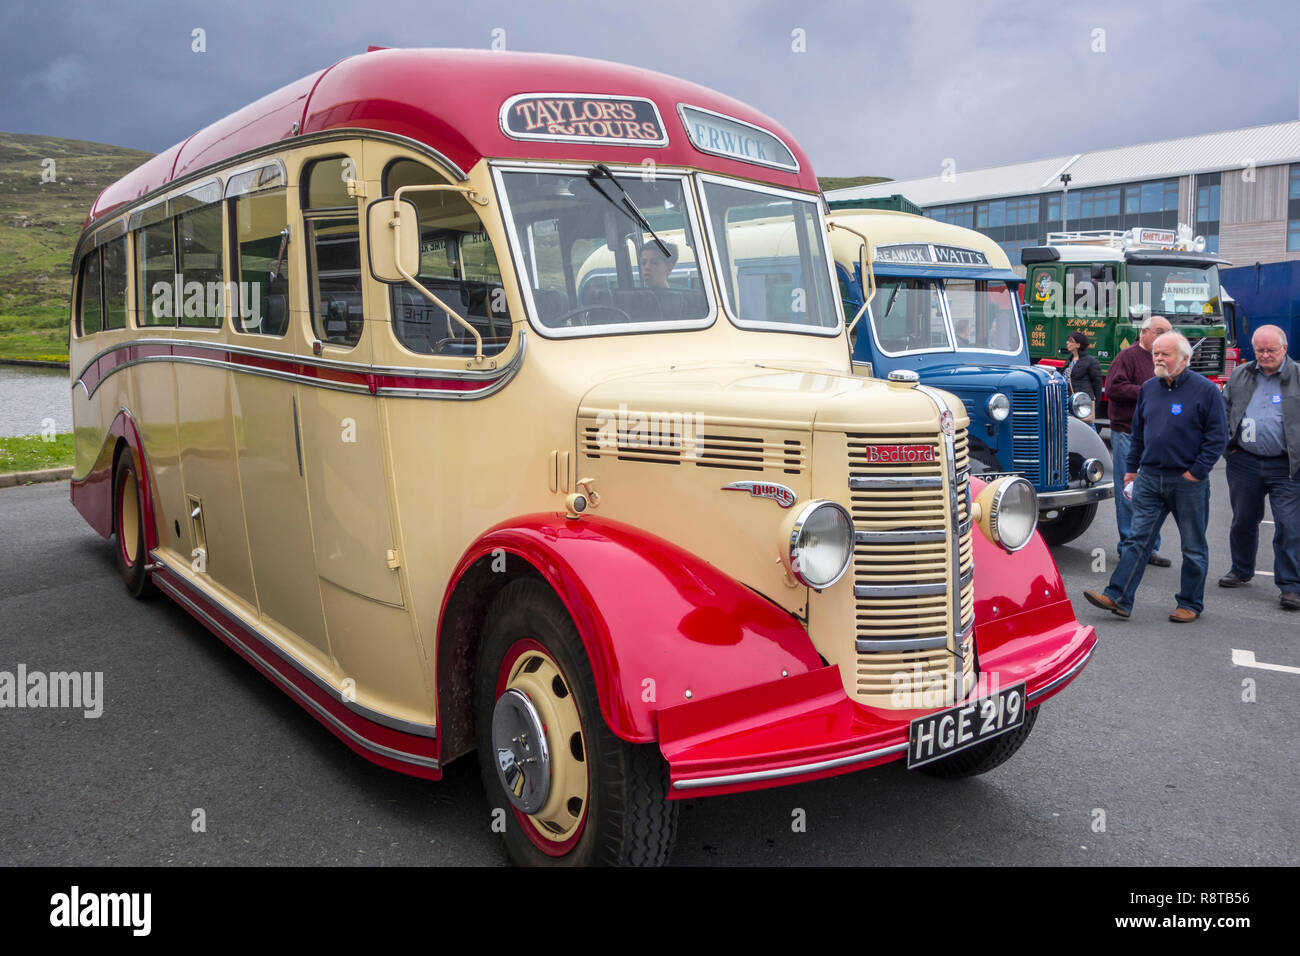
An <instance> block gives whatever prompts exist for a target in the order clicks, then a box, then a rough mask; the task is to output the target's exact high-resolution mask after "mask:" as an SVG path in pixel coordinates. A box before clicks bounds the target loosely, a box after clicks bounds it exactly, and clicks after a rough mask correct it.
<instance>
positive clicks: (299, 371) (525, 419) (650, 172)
mask: <svg viewBox="0 0 1300 956" xmlns="http://www.w3.org/2000/svg"><path fill="white" fill-rule="evenodd" d="M756 222H761V223H763V224H764V228H763V229H761V230H756V229H754V226H753V224H754V223H756ZM773 223H776V224H777V225H778V226H779V228H772V224H773ZM763 236H769V237H771V238H770V239H769V240H765V241H760V240H762V237H763ZM825 236H826V230H825V217H824V208H823V204H822V199H821V196H820V193H819V191H818V187H817V180H816V179H815V177H814V175H813V172H812V169H811V168H810V166H809V163H808V159H807V157H806V156H805V155H804V153H803V152H802V150H801V149H800V148H799V146H798V145H797V144H796V143H795V141H794V140H793V138H792V137H791V136H790V135H789V134H788V133H787V132H786V131H785V130H783V129H782V128H781V127H780V126H779V125H777V124H776V123H775V122H773V121H772V120H771V119H769V118H768V117H766V116H764V115H762V114H761V113H758V112H756V111H755V110H753V109H751V108H749V107H747V106H745V105H744V104H742V103H740V102H737V101H735V100H733V99H730V98H728V97H725V96H721V95H719V94H717V93H715V92H712V91H710V90H707V89H704V88H702V87H699V86H696V85H693V84H690V83H685V82H682V81H679V80H676V79H673V78H671V77H668V76H664V75H660V74H657V73H652V72H647V71H644V70H639V69H631V68H627V67H623V66H619V65H615V64H609V63H601V62H594V61H587V60H580V59H574V58H569V57H556V56H543V55H524V54H508V53H497V52H486V51H485V52H482V53H476V52H468V51H432V50H373V51H370V52H367V53H365V54H362V55H358V56H354V57H350V58H347V59H344V60H342V61H341V62H339V63H337V64H335V65H333V66H331V67H329V68H328V69H325V70H322V71H320V72H318V73H315V74H313V75H311V76H308V77H304V78H303V79H301V80H299V81H298V82H296V83H292V84H290V85H289V86H287V87H285V88H283V89H281V90H279V91H277V92H274V93H271V94H270V95H268V96H267V97H265V98H263V99H261V100H258V101H257V102H255V103H253V104H251V105H249V106H247V107H245V108H244V109H242V110H239V111H238V112H236V113H234V114H232V115H231V116H229V117H227V118H225V119H223V120H220V121H218V122H217V123H215V124H213V125H212V126H209V127H208V128H206V129H204V130H201V131H200V132H198V133H195V134H194V135H193V136H191V137H189V138H188V139H186V140H185V141H184V142H182V143H179V144H177V145H176V146H174V147H172V148H171V149H168V150H167V151H165V152H164V153H162V154H160V155H158V156H157V157H155V158H153V159H152V160H150V161H149V162H147V163H145V164H144V165H143V166H141V167H140V168H139V169H137V170H136V171H134V172H133V173H131V174H129V175H128V176H126V177H125V178H124V179H122V180H120V181H119V182H117V183H115V184H113V185H111V186H109V187H108V188H107V189H105V190H104V192H103V193H102V194H101V195H100V196H99V198H98V199H97V201H96V202H95V204H94V207H93V208H92V210H91V212H90V215H89V218H88V220H87V222H86V226H85V229H84V232H83V234H82V236H81V238H80V241H79V243H78V246H77V249H76V254H75V261H74V273H75V283H74V295H73V308H72V315H71V322H72V328H71V365H72V372H71V380H72V401H73V412H74V417H75V428H76V444H77V452H76V469H75V478H74V480H73V482H72V500H73V502H74V504H75V505H76V507H77V508H78V509H79V510H80V511H81V513H82V514H83V515H84V516H85V517H86V519H87V520H88V521H89V523H90V524H91V525H92V526H93V527H94V528H95V529H96V530H97V531H98V532H99V533H100V534H102V535H103V536H105V537H106V538H111V539H113V541H114V551H115V554H116V560H117V563H118V566H119V568H120V571H121V575H122V577H123V579H124V581H125V584H126V586H127V588H128V589H129V590H130V592H131V593H132V594H135V595H143V594H146V593H148V592H149V591H150V590H153V589H156V590H158V591H161V592H162V593H163V594H165V595H166V596H167V597H169V598H170V599H172V600H174V601H175V602H177V603H178V604H180V605H181V606H182V607H183V608H185V609H186V610H187V611H189V612H190V613H191V614H192V615H193V616H194V617H195V618H197V619H198V620H199V621H200V622H201V623H202V624H203V625H204V626H206V627H207V628H208V629H210V630H211V631H212V632H213V633H215V634H216V635H217V636H218V637H219V638H220V639H221V640H222V641H224V642H225V643H226V644H228V645H229V646H230V647H231V648H233V649H234V650H235V651H236V652H238V653H239V654H240V655H241V656H243V657H245V658H246V659H247V660H248V661H249V662H250V663H251V664H252V665H253V666H254V667H256V668H257V669H258V670H259V671H260V672H261V673H263V674H264V675H265V676H266V677H268V678H269V679H270V680H271V681H272V682H273V683H274V684H276V685H277V686H278V687H280V688H281V689H282V690H284V691H285V692H286V693H288V694H289V695H290V696H291V697H292V698H293V699H294V700H295V701H297V702H298V703H299V704H300V705H301V706H303V707H304V708H305V709H306V710H307V711H308V712H309V713H311V714H312V715H313V716H314V717H316V718H317V720H319V721H320V722H321V724H323V725H324V726H325V728H327V729H328V730H329V731H330V732H332V733H333V734H335V735H336V736H337V737H338V738H339V739H340V740H341V741H342V742H343V743H344V744H346V745H347V746H349V747H350V748H352V749H353V750H354V751H356V752H357V753H359V754H360V755H362V756H363V757H365V758H367V759H369V760H371V761H374V762H375V763H378V764H380V765H383V766H385V767H389V768H392V769H395V770H399V771H402V772H404V773H409V774H414V775H417V776H420V777H425V778H430V779H437V778H438V777H440V776H441V774H442V772H443V768H444V767H445V766H446V765H447V764H448V763H449V762H450V761H452V760H454V759H456V758H457V757H460V756H462V755H466V754H468V753H470V752H473V751H475V750H477V752H478V754H479V762H480V766H481V772H482V775H483V779H484V782H485V785H486V786H487V789H488V793H489V799H490V801H491V803H492V805H493V807H494V808H496V809H499V810H500V811H501V816H502V817H503V818H504V823H505V836H504V838H505V843H506V846H507V848H508V850H509V853H510V855H511V857H512V858H513V859H515V860H517V861H519V862H525V863H587V862H622V863H657V862H663V861H664V860H666V859H667V856H668V853H669V850H670V848H671V845H672V842H673V838H674V834H675V821H676V808H677V807H678V806H679V804H678V803H677V801H678V800H680V799H681V798H683V797H690V796H708V795H712V794H723V793H730V792H736V791H742V790H749V789H755V788H760V787H770V786H776V785H780V784H786V783H794V782H799V781H806V780H811V779H815V778H819V777H825V776H829V775H833V774H839V773H845V772H848V771H852V770H857V769H861V768H864V767H869V766H872V765H875V764H880V763H884V762H887V761H892V760H901V759H907V760H908V762H909V764H910V765H913V766H917V767H919V768H920V769H922V770H925V771H927V772H930V773H933V774H936V775H939V776H953V775H965V774H970V773H978V772H982V771H984V770H987V769H989V768H990V767H992V766H996V765H997V764H999V763H1001V762H1002V761H1003V760H1005V759H1006V758H1007V757H1008V756H1009V755H1010V754H1011V753H1012V752H1014V751H1015V750H1016V749H1017V748H1018V747H1019V746H1020V745H1021V743H1022V742H1023V741H1024V739H1025V737H1026V735H1027V734H1028V732H1029V729H1030V728H1031V727H1032V726H1033V723H1034V721H1035V719H1036V717H1037V715H1038V713H1039V707H1038V705H1040V704H1041V703H1042V702H1043V701H1045V700H1047V699H1048V698H1049V697H1051V696H1052V695H1054V694H1056V693H1058V692H1059V691H1060V690H1061V689H1062V688H1063V687H1064V686H1065V685H1066V684H1068V683H1069V682H1070V681H1071V680H1073V678H1074V677H1075V676H1076V675H1077V674H1078V673H1079V671H1080V670H1081V669H1082V668H1083V666H1084V665H1085V663H1086V661H1087V660H1088V658H1089V656H1090V655H1091V653H1092V650H1093V647H1094V645H1095V642H1096V637H1095V634H1094V632H1093V629H1092V628H1091V627H1086V626H1082V625H1080V624H1079V622H1078V621H1077V620H1076V619H1075V616H1074V613H1073V611H1072V609H1071V606H1070V602H1069V601H1068V599H1067V598H1066V596H1065V594H1064V592H1063V589H1062V584H1061V578H1060V575H1059V574H1058V572H1057V570H1056V567H1055V565H1054V563H1053V561H1052V559H1051V557H1050V555H1049V554H1048V553H1047V550H1046V548H1045V547H1044V545H1043V544H1042V541H1041V539H1040V538H1039V537H1038V536H1037V535H1036V534H1035V533H1034V520H1035V513H1036V509H1035V506H1034V497H1033V491H1032V488H1029V487H1028V486H1027V485H1026V484H1025V482H1024V481H1023V479H1016V478H1011V477H1007V478H1001V479H998V480H997V481H994V482H991V483H989V484H988V485H987V486H984V485H983V484H982V483H981V482H980V481H979V480H978V479H975V478H972V477H971V475H970V470H969V455H968V443H967V442H968V439H967V435H966V429H967V423H968V421H967V416H966V412H965V411H964V409H963V407H962V404H961V402H959V401H957V400H956V399H954V398H953V397H951V396H949V395H947V394H945V393H943V392H941V391H937V390H935V389H932V388H928V387H926V386H923V385H918V384H917V383H916V382H915V381H914V380H912V378H911V377H910V376H908V375H906V374H901V375H897V376H895V380H893V381H887V382H886V381H877V380H871V379H866V378H863V377H861V376H855V375H854V374H852V368H851V366H850V356H849V348H848V340H847V336H846V332H845V327H844V321H843V317H842V315H841V312H840V308H839V305H838V301H837V297H836V295H835V291H834V285H833V273H832V267H831V262H830V258H829V256H828V254H827V248H826V240H825ZM666 237H667V238H666ZM670 244H671V245H670ZM647 248H648V249H650V250H657V251H658V252H660V253H668V252H670V251H671V252H673V253H675V254H674V255H672V256H671V261H672V262H673V263H675V266H676V268H678V269H680V270H682V271H681V272H680V273H679V275H678V276H676V277H675V281H672V277H670V281H669V282H668V283H667V286H666V287H665V285H664V284H663V283H662V282H660V283H652V282H651V281H650V277H649V274H648V273H647V274H646V275H643V274H642V264H641V263H642V260H641V259H640V258H639V253H642V252H644V251H645V250H646V249H647ZM666 258H667V257H666ZM598 260H600V263H601V264H600V269H601V270H602V271H604V272H605V273H606V274H604V275H601V276H599V277H598V278H599V280H600V281H593V282H590V283H582V284H580V282H579V273H580V271H581V270H582V269H583V268H584V267H586V268H587V270H588V272H590V271H591V269H593V268H595V267H596V265H597V261H598ZM604 260H607V263H606V262H605V261H604ZM494 816H495V813H494Z"/></svg>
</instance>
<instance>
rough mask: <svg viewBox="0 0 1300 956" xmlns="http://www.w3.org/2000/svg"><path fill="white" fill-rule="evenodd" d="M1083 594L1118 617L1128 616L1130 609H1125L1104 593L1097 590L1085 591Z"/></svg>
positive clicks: (1089, 601) (1093, 603) (1091, 602)
mask: <svg viewBox="0 0 1300 956" xmlns="http://www.w3.org/2000/svg"><path fill="white" fill-rule="evenodd" d="M1083 596H1084V597H1086V598H1087V599H1088V603H1089V604H1091V605H1093V606H1094V607H1099V608H1101V609H1102V610H1103V611H1110V613H1111V614H1114V615H1116V616H1117V617H1128V611H1126V610H1124V609H1123V608H1122V607H1120V606H1119V605H1118V604H1116V603H1115V602H1114V601H1112V600H1111V599H1110V598H1108V597H1106V595H1104V594H1098V593H1097V592H1096V591H1084V592H1083Z"/></svg>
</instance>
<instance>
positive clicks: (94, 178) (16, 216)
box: [0, 133, 152, 361]
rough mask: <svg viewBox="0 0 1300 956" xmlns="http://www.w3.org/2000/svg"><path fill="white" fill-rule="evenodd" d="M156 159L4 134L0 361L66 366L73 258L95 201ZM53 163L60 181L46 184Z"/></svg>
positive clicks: (0, 140)
mask: <svg viewBox="0 0 1300 956" xmlns="http://www.w3.org/2000/svg"><path fill="white" fill-rule="evenodd" d="M151 155H152V154H151V153H146V152H142V151H140V150H138V149H124V148H122V147H120V146H106V145H104V144H103V143H87V142H83V141H82V140H76V139H59V138H57V137H54V136H29V135H24V134H20V133H0V357H7V358H37V357H58V358H62V359H63V360H64V361H66V360H67V351H68V349H67V331H66V326H67V321H68V295H69V292H70V291H71V288H72V277H71V275H70V273H69V270H70V269H71V268H72V250H73V248H74V247H75V246H76V244H77V236H78V235H79V234H80V232H81V224H82V223H83V222H85V219H86V213H87V212H89V211H90V205H91V203H93V202H94V201H95V197H96V196H98V195H99V193H100V190H102V189H103V188H104V187H105V186H107V185H108V184H109V183H111V182H113V181H114V180H117V179H120V178H121V177H122V176H124V175H126V174H127V173H128V172H130V171H131V170H132V169H134V168H135V167H137V166H139V165H140V164H141V163H143V162H144V161H145V160H146V159H148V158H149V157H150V156H151ZM47 159H52V160H54V174H55V178H54V180H53V181H52V182H42V181H41V180H42V172H43V171H44V170H45V169H46V168H47V166H48V164H46V165H42V164H43V163H44V161H45V160H47Z"/></svg>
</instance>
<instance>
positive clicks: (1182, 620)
mask: <svg viewBox="0 0 1300 956" xmlns="http://www.w3.org/2000/svg"><path fill="white" fill-rule="evenodd" d="M1198 617H1200V615H1199V614H1197V613H1196V612H1195V611H1193V610H1191V609H1190V608H1185V607H1176V608H1174V611H1173V613H1172V614H1170V615H1169V620H1171V621H1173V622H1174V623H1175V624H1190V623H1191V622H1192V621H1194V620H1196V619H1197V618H1198Z"/></svg>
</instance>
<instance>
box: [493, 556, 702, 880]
mask: <svg viewBox="0 0 1300 956" xmlns="http://www.w3.org/2000/svg"><path fill="white" fill-rule="evenodd" d="M474 713H475V717H476V720H477V737H478V753H479V769H480V772H481V774H482V777H483V787H484V789H485V790H486V791H487V794H488V800H489V802H490V803H491V805H492V807H493V808H494V814H493V816H494V818H501V817H503V818H504V823H505V832H504V839H505V845H506V851H507V852H508V853H509V855H510V859H511V860H513V861H514V862H515V863H517V864H521V865H530V866H585V865H602V864H604V865H632V866H657V865H662V864H664V863H666V862H667V861H668V856H669V854H670V853H671V851H672V845H673V841H674V839H675V838H676V835H677V804H676V803H669V802H668V799H667V795H668V772H667V766H666V765H665V763H664V761H663V758H662V756H661V755H660V753H659V750H658V748H657V747H655V746H654V745H653V744H651V745H636V744H629V743H627V742H625V741H623V740H620V739H619V738H618V737H617V736H615V734H614V732H613V731H611V730H610V729H609V727H608V726H607V725H606V724H605V721H604V718H602V717H601V714H600V705H599V701H598V698H597V696H596V683H595V679H594V678H593V677H592V672H591V664H590V663H589V662H588V660H587V655H586V652H585V650H584V649H583V646H582V640H581V638H579V637H578V632H577V630H576V628H574V626H573V621H572V620H570V618H569V615H568V612H567V611H566V610H565V608H564V605H563V604H562V603H561V602H560V600H559V598H557V597H556V596H555V594H554V592H553V591H551V589H550V588H548V587H547V586H546V585H545V584H544V583H542V582H541V581H538V580H536V579H530V578H525V579H521V580H518V581H514V582H511V583H510V584H508V585H506V587H505V588H503V589H502V591H501V593H500V594H498V595H497V597H496V599H495V600H494V601H493V602H492V606H491V608H490V609H489V610H488V613H487V618H486V620H485V621H484V625H483V645H482V652H481V654H480V657H479V665H478V676H477V678H476V686H475V700H474ZM497 809H500V810H501V811H503V812H502V813H501V814H497V813H496V812H495V811H496V810H497Z"/></svg>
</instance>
